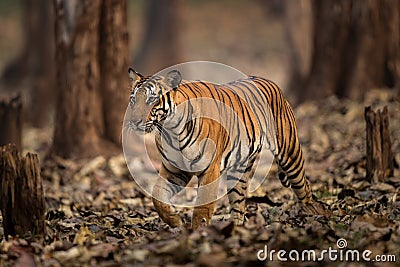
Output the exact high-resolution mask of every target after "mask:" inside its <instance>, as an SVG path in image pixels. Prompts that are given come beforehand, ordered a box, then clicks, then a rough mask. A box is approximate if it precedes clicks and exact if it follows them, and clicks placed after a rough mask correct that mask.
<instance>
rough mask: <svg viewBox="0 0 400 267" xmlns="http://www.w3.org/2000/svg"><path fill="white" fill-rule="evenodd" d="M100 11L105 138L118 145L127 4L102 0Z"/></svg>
mask: <svg viewBox="0 0 400 267" xmlns="http://www.w3.org/2000/svg"><path fill="white" fill-rule="evenodd" d="M101 10H102V12H101V23H100V53H99V55H100V58H99V59H100V73H101V81H100V87H101V95H102V98H103V113H104V114H103V117H104V127H105V136H106V137H107V138H108V139H109V140H110V141H112V142H114V143H116V144H120V143H121V131H122V129H121V126H122V122H123V117H124V113H125V109H126V106H125V105H124V103H126V99H127V90H125V88H126V87H127V69H128V66H129V62H128V61H129V38H128V27H127V12H126V10H127V3H126V0H103V5H102V9H101Z"/></svg>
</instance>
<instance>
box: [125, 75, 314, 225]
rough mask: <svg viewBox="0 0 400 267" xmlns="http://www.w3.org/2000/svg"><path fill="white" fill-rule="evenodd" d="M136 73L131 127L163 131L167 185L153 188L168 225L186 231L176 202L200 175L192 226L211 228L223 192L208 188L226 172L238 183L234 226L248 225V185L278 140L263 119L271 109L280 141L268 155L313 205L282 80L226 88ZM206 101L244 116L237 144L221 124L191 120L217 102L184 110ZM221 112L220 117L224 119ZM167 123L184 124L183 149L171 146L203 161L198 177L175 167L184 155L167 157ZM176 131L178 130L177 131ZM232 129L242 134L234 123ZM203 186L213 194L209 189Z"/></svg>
mask: <svg viewBox="0 0 400 267" xmlns="http://www.w3.org/2000/svg"><path fill="white" fill-rule="evenodd" d="M128 73H129V77H130V80H131V85H130V92H131V93H130V98H129V107H130V118H129V122H128V127H129V128H131V129H133V130H135V131H141V132H144V133H152V132H155V143H156V145H157V148H158V152H159V153H160V155H161V158H162V164H161V167H160V170H159V175H160V177H159V181H157V183H156V185H155V186H154V188H153V192H152V202H153V204H154V208H155V209H156V211H157V213H158V214H159V216H160V217H161V219H162V220H163V221H164V222H165V223H167V224H168V225H169V226H170V227H178V226H181V225H182V220H181V217H180V215H179V214H178V212H176V211H175V210H174V209H173V205H172V204H171V203H169V200H170V199H171V198H172V197H173V196H174V195H176V194H177V193H178V192H179V190H181V188H183V187H185V186H186V185H187V184H188V183H189V181H190V180H191V179H192V177H193V176H197V177H198V186H199V191H198V195H197V198H198V200H199V202H198V203H200V205H196V206H195V207H194V210H193V215H192V224H191V227H192V228H193V229H197V228H198V227H199V226H201V225H204V224H206V225H207V224H209V223H210V220H211V217H212V216H213V213H214V209H215V205H216V201H215V197H216V194H217V193H216V190H215V186H214V187H210V186H209V187H207V185H210V184H212V183H213V182H215V181H216V179H218V177H220V175H221V173H225V174H227V178H226V179H227V181H228V182H235V183H234V186H233V188H232V189H231V190H230V191H229V192H228V199H229V204H230V220H231V221H233V223H234V224H235V225H242V224H243V223H244V221H245V199H246V192H247V188H248V182H249V180H250V179H251V178H252V176H253V175H254V171H255V169H256V168H255V166H256V162H257V160H258V159H259V155H260V151H261V149H262V146H263V144H268V140H267V142H265V139H271V136H268V134H266V133H267V132H268V130H267V129H264V128H265V127H266V126H265V125H263V124H262V123H259V121H260V118H259V117H260V116H261V115H262V114H264V113H265V110H266V109H267V107H269V109H270V111H271V113H272V115H273V118H272V121H273V127H275V129H274V130H275V131H274V133H275V136H272V138H274V140H276V145H275V146H274V145H270V147H268V149H269V150H270V151H271V152H272V153H273V155H274V158H275V160H276V162H277V164H278V166H279V168H278V169H279V171H278V177H279V179H280V181H281V183H282V184H283V185H284V186H285V187H291V188H292V190H293V191H294V193H295V195H296V196H297V198H298V199H299V201H300V203H305V204H310V203H312V202H313V198H312V192H311V189H310V185H309V182H308V179H307V177H306V174H305V166H304V162H305V160H304V156H303V151H302V147H301V144H300V142H299V138H298V134H297V126H296V121H295V117H294V114H293V110H292V108H291V106H290V105H289V102H288V101H287V100H286V98H285V97H284V96H283V94H282V91H281V89H280V88H279V87H278V86H277V85H276V84H275V83H274V82H272V81H270V80H267V79H264V78H261V77H258V76H247V77H246V78H243V79H239V80H236V81H233V82H229V83H226V84H214V83H210V82H204V81H185V80H183V79H182V75H181V73H180V72H179V70H171V71H169V72H168V73H167V74H166V75H165V76H160V75H153V76H148V77H145V76H143V75H142V74H140V73H138V72H136V71H135V70H134V69H132V68H129V70H128ZM200 98H206V99H211V100H212V101H215V102H219V103H223V105H225V106H227V107H229V108H231V109H232V110H234V111H235V112H236V114H237V118H236V119H237V120H240V121H242V122H243V125H244V129H243V130H242V131H237V130H238V129H237V127H236V129H235V131H236V132H235V137H233V138H232V137H229V136H228V134H227V132H226V129H223V127H222V126H221V125H220V124H219V123H218V122H216V121H215V120H212V119H209V118H207V117H201V116H198V117H195V119H187V118H188V117H190V116H193V114H194V113H196V114H200V115H201V114H202V113H203V112H205V111H206V110H210V109H211V110H212V109H213V107H212V106H213V104H210V103H207V105H202V104H198V105H190V104H189V105H187V107H186V108H184V109H183V110H179V109H178V107H179V105H181V104H182V103H193V102H194V100H196V99H200ZM216 107H217V106H216ZM218 108H219V109H220V107H218ZM218 108H217V109H216V111H213V112H217V113H218V112H219V111H218ZM171 118H172V119H171ZM225 119H227V118H225ZM167 120H170V121H175V122H176V125H179V124H180V127H179V133H177V135H178V138H177V139H178V143H177V144H175V145H173V144H172V141H171V143H170V144H169V145H171V146H172V147H173V148H174V149H176V150H178V151H179V150H180V152H181V153H183V154H184V155H185V156H186V157H188V158H189V160H190V161H191V163H190V164H195V163H197V162H201V161H203V165H202V168H199V170H193V171H191V170H182V169H181V168H179V167H177V164H176V162H174V161H176V160H177V159H176V155H175V156H171V155H169V153H166V152H165V148H164V147H165V142H163V140H162V139H163V137H164V139H165V138H166V140H167V142H166V143H168V136H166V135H167V134H166V133H165V132H166V131H165V127H167V126H166V124H167V123H166V121H167ZM227 120H228V119H227ZM229 120H231V121H232V122H230V121H228V122H227V124H228V125H229V127H231V126H232V125H233V124H235V123H236V124H237V123H238V121H237V120H236V121H235V120H234V119H229ZM229 123H231V124H232V125H230V124H229ZM176 125H175V126H174V127H177V126H176ZM170 127H171V126H170ZM232 127H233V128H235V126H234V125H233V126H232ZM270 127H271V126H270ZM233 128H232V129H233ZM205 139H209V140H212V141H213V143H214V145H215V151H214V153H213V154H209V153H208V152H207V149H206V148H204V142H203V143H202V141H203V140H205ZM245 142H246V143H247V144H248V145H247V148H248V149H247V150H243V149H238V148H242V147H243V146H242V144H243V143H245ZM271 143H273V142H271ZM202 146H203V147H202ZM173 185H177V186H173ZM202 186H203V188H206V189H204V190H201V188H202ZM204 186H205V187H204ZM213 198H214V199H213ZM201 200H204V201H201Z"/></svg>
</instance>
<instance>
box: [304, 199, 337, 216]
mask: <svg viewBox="0 0 400 267" xmlns="http://www.w3.org/2000/svg"><path fill="white" fill-rule="evenodd" d="M301 213H302V214H304V215H323V216H330V214H331V212H330V210H329V209H328V208H327V206H326V204H325V203H323V202H321V201H319V200H314V201H312V202H310V203H303V206H302V209H301Z"/></svg>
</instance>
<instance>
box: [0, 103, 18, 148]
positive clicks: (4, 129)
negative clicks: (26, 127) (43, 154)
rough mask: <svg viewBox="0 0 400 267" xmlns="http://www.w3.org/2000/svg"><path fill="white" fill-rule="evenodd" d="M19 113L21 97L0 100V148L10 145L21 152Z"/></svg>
mask: <svg viewBox="0 0 400 267" xmlns="http://www.w3.org/2000/svg"><path fill="white" fill-rule="evenodd" d="M21 112H22V101H21V95H17V96H16V97H13V98H11V99H0V129H1V131H0V146H3V145H7V144H9V143H12V144H15V145H16V146H17V148H18V150H19V151H21V148H22V142H21V140H22V137H21V135H22V120H21Z"/></svg>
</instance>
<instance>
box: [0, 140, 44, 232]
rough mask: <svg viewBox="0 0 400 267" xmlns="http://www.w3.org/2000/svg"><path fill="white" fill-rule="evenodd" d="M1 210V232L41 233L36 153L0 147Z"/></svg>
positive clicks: (42, 230) (39, 190)
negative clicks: (23, 153) (2, 230)
mask: <svg viewBox="0 0 400 267" xmlns="http://www.w3.org/2000/svg"><path fill="white" fill-rule="evenodd" d="M0 209H1V213H2V217H3V228H4V235H5V236H6V238H7V237H8V235H11V236H15V235H19V236H21V237H23V236H24V235H27V234H28V235H43V234H44V227H45V224H44V213H45V202H44V195H43V186H42V179H41V177H40V166H39V160H38V157H37V155H36V154H31V153H28V154H27V155H26V157H22V158H21V156H20V154H19V153H18V151H17V149H16V147H15V146H13V145H8V146H3V147H0Z"/></svg>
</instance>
